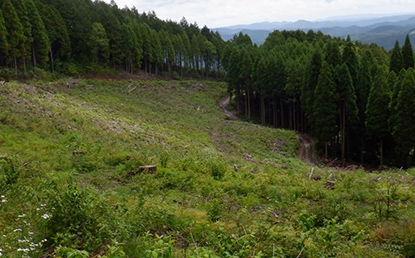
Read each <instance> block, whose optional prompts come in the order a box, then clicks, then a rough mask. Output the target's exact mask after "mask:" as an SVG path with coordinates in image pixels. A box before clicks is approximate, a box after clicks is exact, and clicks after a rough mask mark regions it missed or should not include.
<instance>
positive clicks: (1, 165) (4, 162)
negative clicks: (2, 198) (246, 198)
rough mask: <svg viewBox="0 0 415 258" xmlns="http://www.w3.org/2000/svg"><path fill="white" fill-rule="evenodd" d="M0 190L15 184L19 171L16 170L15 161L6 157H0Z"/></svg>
mask: <svg viewBox="0 0 415 258" xmlns="http://www.w3.org/2000/svg"><path fill="white" fill-rule="evenodd" d="M0 172H1V174H0V190H1V191H4V190H7V188H8V187H10V186H11V185H13V184H15V183H17V180H18V179H19V174H20V172H19V170H18V169H17V168H16V161H15V160H14V159H13V158H11V157H7V156H0Z"/></svg>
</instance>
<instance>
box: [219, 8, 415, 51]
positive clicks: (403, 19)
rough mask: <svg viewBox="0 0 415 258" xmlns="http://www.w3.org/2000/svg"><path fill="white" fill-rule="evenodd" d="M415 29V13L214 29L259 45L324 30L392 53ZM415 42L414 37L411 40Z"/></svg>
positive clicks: (266, 22)
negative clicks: (280, 33)
mask: <svg viewBox="0 0 415 258" xmlns="http://www.w3.org/2000/svg"><path fill="white" fill-rule="evenodd" d="M414 29H415V14H399V15H392V16H382V17H373V18H366V19H365V18H360V19H357V20H356V19H352V18H344V19H341V17H338V18H337V19H336V18H333V19H332V20H318V21H307V20H298V21H295V22H286V21H282V22H268V21H265V22H259V23H252V24H245V25H233V26H228V27H220V28H214V29H212V30H213V31H217V32H219V33H220V34H221V36H222V38H223V39H224V40H229V39H232V37H233V36H234V35H235V34H238V33H239V32H242V33H244V34H247V35H249V36H250V37H251V39H252V41H253V42H254V43H256V44H259V45H260V44H262V43H263V42H264V41H265V39H266V38H267V36H268V34H269V33H271V32H272V31H274V30H303V31H308V30H314V31H321V32H323V33H324V34H328V35H330V36H332V37H346V36H348V35H350V37H351V39H352V40H358V41H361V42H362V43H369V44H370V43H375V44H377V45H379V46H382V47H384V48H385V49H386V50H389V49H391V48H392V47H393V45H394V43H395V41H396V40H398V41H399V42H400V43H401V44H402V43H403V39H404V38H405V36H406V34H409V33H410V32H412V31H413V30H414ZM412 37H413V39H414V40H415V35H411V39H412Z"/></svg>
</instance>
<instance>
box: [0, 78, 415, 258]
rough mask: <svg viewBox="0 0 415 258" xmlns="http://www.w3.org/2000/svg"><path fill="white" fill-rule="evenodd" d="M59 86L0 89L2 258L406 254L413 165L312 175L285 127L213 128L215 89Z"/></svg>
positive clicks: (209, 85)
mask: <svg viewBox="0 0 415 258" xmlns="http://www.w3.org/2000/svg"><path fill="white" fill-rule="evenodd" d="M72 82H73V80H69V79H62V80H60V81H56V82H41V81H35V82H30V83H28V84H21V83H17V82H9V83H8V84H7V85H6V86H1V88H0V195H3V196H4V197H1V198H0V201H3V200H5V201H4V202H2V203H1V206H0V238H1V237H2V236H3V239H2V240H1V241H0V249H1V250H2V251H0V252H2V253H3V254H4V255H6V257H16V256H21V255H22V254H23V253H25V252H26V251H27V253H28V254H29V256H30V257H37V256H41V255H44V254H47V253H48V254H49V255H51V256H53V255H55V257H88V256H93V257H97V256H98V255H101V256H103V257H328V256H342V257H362V256H369V257H381V256H384V257H390V256H397V257H399V256H405V255H407V256H410V255H411V254H413V252H414V251H413V249H415V248H414V246H415V238H414V237H413V235H414V233H415V226H414V225H415V222H414V220H413V219H412V218H413V217H414V213H415V211H414V209H413V204H414V196H415V195H414V194H415V193H414V190H413V178H414V171H413V170H408V171H389V172H383V173H372V174H369V173H366V172H364V171H361V170H357V171H338V170H331V169H322V168H318V167H315V168H314V171H313V175H315V176H319V177H320V178H321V180H314V179H313V178H312V177H310V171H311V165H308V164H305V163H303V162H301V161H300V160H299V159H298V158H297V157H296V152H297V149H298V147H299V146H298V144H299V143H298V140H297V137H296V135H295V133H294V132H291V131H286V130H280V129H274V128H270V127H263V126H259V125H255V124H250V123H247V122H242V121H230V120H226V119H225V115H224V114H223V112H222V110H221V109H220V108H219V107H218V102H219V101H220V99H221V98H223V97H224V96H225V95H226V85H225V84H224V83H220V82H209V81H204V82H198V81H158V80H148V81H138V80H137V81H111V80H80V81H79V82H77V81H76V83H74V84H73V83H72ZM141 165H157V167H158V169H157V172H155V173H138V170H139V166H141ZM327 181H333V182H335V183H334V186H330V185H328V184H327ZM45 214H47V215H48V216H45ZM42 216H43V217H42ZM19 229H21V230H19ZM403 229H405V230H403ZM29 232H30V233H29ZM45 239H46V240H47V241H45ZM19 240H20V241H19ZM42 241H43V242H42ZM30 244H32V247H31V248H33V250H30V246H29V245H30ZM40 244H41V245H40ZM19 248H20V249H19ZM27 248H29V251H28V249H27ZM71 255H72V256H71Z"/></svg>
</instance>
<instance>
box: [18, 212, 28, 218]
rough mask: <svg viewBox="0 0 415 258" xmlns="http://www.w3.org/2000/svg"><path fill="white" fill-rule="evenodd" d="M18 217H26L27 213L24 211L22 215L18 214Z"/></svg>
mask: <svg viewBox="0 0 415 258" xmlns="http://www.w3.org/2000/svg"><path fill="white" fill-rule="evenodd" d="M17 217H19V218H24V217H26V214H25V213H23V214H22V215H18V216H17Z"/></svg>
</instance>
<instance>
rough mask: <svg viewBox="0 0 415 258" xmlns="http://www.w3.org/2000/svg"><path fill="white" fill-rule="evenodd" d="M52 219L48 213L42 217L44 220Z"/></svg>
mask: <svg viewBox="0 0 415 258" xmlns="http://www.w3.org/2000/svg"><path fill="white" fill-rule="evenodd" d="M50 217H52V216H50V215H49V214H47V213H45V214H43V215H42V218H44V219H49V218H50Z"/></svg>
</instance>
